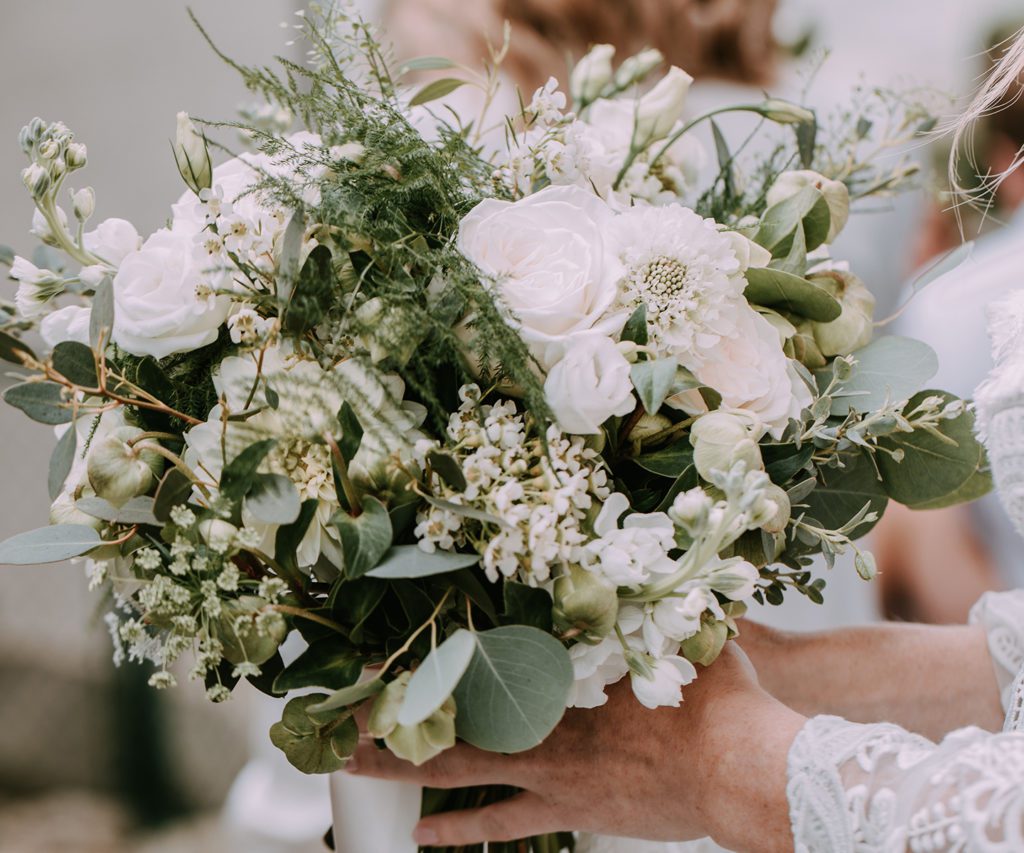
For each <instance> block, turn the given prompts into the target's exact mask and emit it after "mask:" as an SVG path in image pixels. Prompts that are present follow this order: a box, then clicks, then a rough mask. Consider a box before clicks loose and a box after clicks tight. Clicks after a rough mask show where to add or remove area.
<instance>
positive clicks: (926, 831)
mask: <svg viewBox="0 0 1024 853" xmlns="http://www.w3.org/2000/svg"><path fill="white" fill-rule="evenodd" d="M990 333H991V335H992V344H993V360H994V362H995V365H996V366H995V368H994V369H993V371H992V373H991V374H990V376H989V378H988V379H987V380H986V381H985V382H984V383H983V384H982V385H981V387H979V388H978V391H977V394H976V405H977V410H978V423H979V428H980V430H981V432H982V435H983V436H984V437H985V439H986V443H987V445H988V449H989V454H990V458H991V461H992V467H993V472H994V474H995V480H996V486H997V492H998V494H999V497H1000V499H1001V500H1002V501H1003V505H1004V507H1005V508H1006V511H1007V514H1008V515H1009V516H1010V518H1011V519H1012V521H1013V523H1014V524H1015V525H1016V527H1017V529H1018V530H1020V531H1022V532H1024V337H1022V333H1024V292H1022V291H1018V292H1017V293H1016V294H1014V295H1012V296H1011V297H1009V298H1008V299H1006V300H1004V301H1003V302H1001V303H998V304H996V305H994V306H993V308H992V309H991V311H990ZM971 621H972V622H974V623H975V624H980V625H983V626H984V627H985V629H986V631H987V634H988V643H989V650H990V652H991V655H992V662H993V665H994V667H995V671H996V678H997V680H998V682H999V687H1000V691H1001V697H1002V700H1003V706H1004V708H1005V710H1006V721H1005V724H1004V727H1003V731H1002V733H1000V734H991V733H989V732H985V731H982V730H981V729H977V728H973V727H970V728H965V729H960V730H958V731H955V732H953V733H952V734H950V735H948V736H947V737H946V738H945V739H944V740H943V741H942V743H940V744H935V743H932V742H931V741H929V740H926V739H925V738H923V737H920V736H918V735H914V734H910V733H909V732H907V731H905V730H903V729H901V728H899V727H897V726H892V725H887V724H881V725H858V724H855V723H848V722H846V721H845V720H841V719H839V718H837V717H815V718H813V719H811V720H809V721H808V722H807V723H806V725H805V726H804V727H803V729H802V730H801V731H800V733H799V734H798V735H797V737H796V739H795V740H794V742H793V745H792V747H791V749H790V753H789V783H788V789H787V793H788V796H789V803H790V818H791V821H792V825H793V837H794V842H795V845H794V846H795V849H796V850H797V853H818V851H822V853H823V851H830V853H875V851H878V853H890V851H903V850H909V851H914V853H917V851H930V853H947V851H948V852H949V853H961V851H963V853H973V852H974V851H978V853H990V851H991V853H1003V851H1006V853H1009V852H1010V851H1024V590H1017V591H1014V592H1006V593H989V594H987V595H985V596H983V597H982V599H981V600H980V601H979V602H978V604H976V605H975V607H974V609H973V610H972V612H971Z"/></svg>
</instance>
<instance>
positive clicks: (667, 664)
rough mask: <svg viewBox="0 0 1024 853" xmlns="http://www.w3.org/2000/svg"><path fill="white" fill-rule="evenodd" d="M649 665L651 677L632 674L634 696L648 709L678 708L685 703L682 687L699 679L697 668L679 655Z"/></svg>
mask: <svg viewBox="0 0 1024 853" xmlns="http://www.w3.org/2000/svg"><path fill="white" fill-rule="evenodd" d="M649 665H650V669H651V672H650V676H649V677H647V676H644V675H639V674H637V673H635V672H630V674H629V678H630V682H631V684H632V687H633V695H634V696H636V698H637V699H638V700H639V701H640V704H641V705H644V706H645V707H647V708H661V707H669V708H678V707H679V704H680V703H681V702H682V701H683V695H682V687H683V685H685V684H689V683H690V682H691V681H693V680H694V679H695V678H696V677H697V668H696V667H695V666H694V665H693V664H692V663H690V662H689V661H688V660H687V659H686V658H684V657H680V656H679V655H666V656H665V657H663V658H658V659H656V660H652V661H650V663H649Z"/></svg>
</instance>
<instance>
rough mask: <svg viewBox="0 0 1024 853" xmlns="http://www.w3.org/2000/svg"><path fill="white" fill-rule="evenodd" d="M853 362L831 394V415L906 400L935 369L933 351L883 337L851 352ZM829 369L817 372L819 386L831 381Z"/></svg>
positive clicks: (913, 342) (909, 340)
mask: <svg viewBox="0 0 1024 853" xmlns="http://www.w3.org/2000/svg"><path fill="white" fill-rule="evenodd" d="M853 357H854V358H855V359H857V363H856V364H855V365H854V367H853V372H852V374H851V375H850V378H849V379H848V380H846V381H845V382H844V383H843V385H842V387H841V388H840V389H839V391H838V392H836V393H834V394H833V395H832V400H833V402H832V414H833V415H838V416H840V417H842V416H844V415H846V414H848V413H849V412H850V411H854V412H873V411H875V410H877V409H880V408H881V407H882V406H883V405H885V402H886V399H887V398H888V400H889V402H890V403H897V402H900V401H901V400H906V399H907V398H908V397H910V396H911V395H912V394H914V393H916V392H917V391H919V390H921V388H922V387H923V386H924V385H925V383H927V382H928V380H930V379H931V378H932V377H933V376H934V375H935V374H936V372H937V371H938V369H939V359H938V357H937V356H936V355H935V351H934V350H933V349H932V348H931V347H930V346H928V344H926V343H923V342H922V341H917V340H914V339H913V338H901V337H897V336H896V335H886V336H885V337H882V338H876V339H875V340H873V341H872V342H871V343H869V344H868V345H867V346H866V347H863V348H862V349H859V350H857V351H856V352H854V353H853ZM831 375H832V372H831V369H827V370H824V371H819V372H818V384H819V386H820V385H821V384H822V383H823V382H826V383H827V382H828V381H829V380H830V379H831Z"/></svg>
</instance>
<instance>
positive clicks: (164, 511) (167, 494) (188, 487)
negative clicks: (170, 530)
mask: <svg viewBox="0 0 1024 853" xmlns="http://www.w3.org/2000/svg"><path fill="white" fill-rule="evenodd" d="M191 495H192V481H191V480H190V479H189V478H188V477H187V476H186V475H185V474H184V473H183V472H182V471H181V469H180V468H168V469H167V473H166V474H164V476H163V479H162V480H160V484H159V485H158V486H157V487H156V495H155V497H154V499H153V515H154V516H155V517H156V518H157V519H158V520H159V521H164V522H166V521H168V520H170V517H171V510H172V509H174V507H176V506H180V505H181V504H184V503H187V502H188V499H189V497H190V496H191Z"/></svg>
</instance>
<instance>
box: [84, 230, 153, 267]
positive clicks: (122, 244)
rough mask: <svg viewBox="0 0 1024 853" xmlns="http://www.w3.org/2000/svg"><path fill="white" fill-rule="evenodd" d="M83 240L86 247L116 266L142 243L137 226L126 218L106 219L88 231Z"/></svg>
mask: <svg viewBox="0 0 1024 853" xmlns="http://www.w3.org/2000/svg"><path fill="white" fill-rule="evenodd" d="M82 240H83V242H84V243H85V248H86V249H88V250H89V251H90V252H92V253H93V254H94V255H96V256H97V257H98V258H99V259H100V260H102V261H106V262H107V263H108V264H110V265H111V266H114V267H117V266H120V264H121V261H123V260H124V259H125V258H126V257H128V255H130V254H131V253H132V252H135V251H138V249H139V247H140V246H141V245H142V239H141V238H140V237H139V232H138V231H136V230H135V226H134V225H132V224H131V223H130V222H128V221H127V220H124V219H104V220H103V221H102V222H101V223H100V224H99V225H97V226H96V227H95V228H94V229H93V230H92V231H86V232H85V235H84V236H83V238H82Z"/></svg>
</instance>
